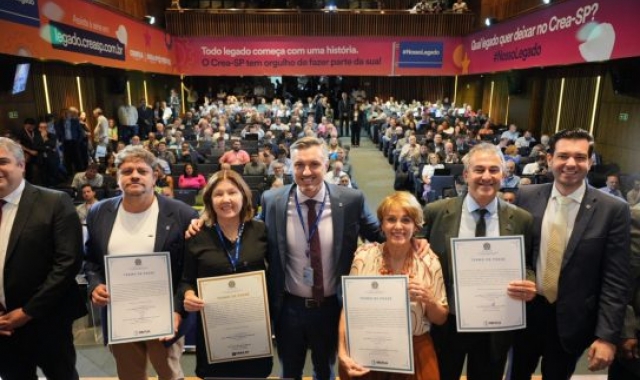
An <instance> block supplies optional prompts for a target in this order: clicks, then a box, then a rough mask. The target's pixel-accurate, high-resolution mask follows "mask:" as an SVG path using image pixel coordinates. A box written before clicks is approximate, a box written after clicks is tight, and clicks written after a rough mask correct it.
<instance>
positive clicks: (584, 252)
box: [0, 90, 640, 380]
mask: <svg viewBox="0 0 640 380" xmlns="http://www.w3.org/2000/svg"><path fill="white" fill-rule="evenodd" d="M176 96H177V94H176V93H175V92H172V94H171V97H170V99H168V100H167V101H166V102H161V103H160V108H159V110H158V112H154V111H153V109H152V108H151V107H149V106H147V105H146V101H141V102H140V107H139V108H136V107H134V106H132V105H131V104H130V103H129V102H128V101H124V102H123V106H122V107H121V108H120V109H119V110H118V120H117V121H116V120H115V119H110V118H108V117H106V116H104V115H103V113H102V111H101V110H100V109H99V108H96V110H95V111H94V112H93V115H94V116H95V119H96V120H95V121H96V127H95V128H91V127H89V124H90V122H89V121H87V120H84V121H83V122H81V118H80V117H79V113H77V112H76V111H75V110H74V109H71V111H69V110H67V111H65V113H64V115H65V117H64V118H63V119H61V120H60V121H59V122H58V123H56V122H55V121H53V125H54V128H53V129H51V130H50V129H49V128H50V127H49V124H48V122H47V121H46V120H45V121H43V122H42V123H41V124H42V125H41V128H42V130H43V132H42V133H41V134H40V136H41V137H42V136H46V137H47V139H48V140H54V143H52V144H50V145H47V144H43V143H41V142H40V140H37V139H36V137H35V136H37V135H36V132H35V125H36V124H35V121H34V120H31V119H28V120H27V121H25V126H24V129H23V131H21V132H20V133H19V134H18V135H17V136H14V139H10V138H6V137H0V200H1V201H2V203H1V205H2V208H1V209H0V210H1V211H2V213H0V218H1V219H0V264H2V265H4V268H3V267H0V273H5V277H0V280H4V283H3V284H4V286H3V287H0V356H2V357H3V360H2V361H0V377H2V378H3V379H25V378H32V377H33V376H34V375H35V369H36V367H40V368H41V369H42V371H43V372H44V374H45V376H47V377H50V378H61V379H74V378H76V379H77V378H78V374H77V370H76V368H75V350H74V347H73V336H72V334H71V324H72V322H73V320H74V319H77V318H78V317H80V316H82V315H84V314H85V313H86V310H84V305H83V304H82V300H81V299H80V297H79V293H78V292H77V290H76V289H75V288H74V287H75V276H76V274H77V273H78V272H79V271H80V266H81V264H82V262H83V259H84V260H85V263H84V273H85V274H86V277H87V280H88V282H89V294H90V299H91V301H92V302H93V304H94V305H96V306H99V307H104V306H106V305H107V304H109V302H111V298H110V294H109V292H108V290H107V287H106V280H105V261H104V257H105V256H108V255H124V254H134V253H139V252H158V251H166V252H169V257H170V260H171V278H172V280H173V283H172V286H173V289H174V290H175V313H174V321H175V330H176V336H175V337H174V338H172V339H168V338H167V339H162V340H158V339H151V340H145V341H139V342H133V343H120V344H112V345H111V346H110V347H111V352H112V354H113V356H114V358H115V360H116V365H117V371H118V376H119V377H120V378H122V379H136V380H137V379H143V378H146V376H147V375H146V373H147V361H148V360H149V361H150V362H151V364H152V365H153V367H154V369H155V370H156V372H157V373H158V374H159V376H160V377H161V378H168V379H179V378H183V377H184V373H183V370H182V367H181V364H180V356H181V354H182V350H183V346H184V337H183V336H182V335H183V334H184V332H185V330H189V328H190V327H193V326H195V327H193V328H195V329H196V331H197V333H196V336H197V339H196V347H197V348H196V352H197V354H196V355H197V360H196V374H197V375H198V376H199V377H202V378H205V377H245V378H263V377H267V376H269V375H270V374H271V372H272V365H273V361H272V358H258V359H249V360H243V361H231V362H225V363H216V364H211V363H209V361H208V358H207V355H206V347H205V339H204V331H203V326H202V323H201V321H198V322H196V321H195V320H194V318H193V316H194V315H195V316H196V317H197V318H201V315H200V312H201V311H202V310H203V308H204V307H205V303H204V301H203V299H202V298H200V296H199V294H198V287H197V285H196V283H197V279H199V278H204V277H215V276H221V275H227V274H234V273H243V272H251V271H258V270H266V272H267V290H268V299H269V309H270V313H271V319H272V320H271V323H272V326H273V330H274V331H273V332H274V334H275V340H276V343H277V348H278V358H279V360H280V364H281V366H280V368H281V373H280V375H281V376H282V377H283V378H295V379H300V378H301V377H302V374H303V368H304V366H305V361H306V358H307V351H309V350H310V351H311V360H312V363H313V371H314V378H318V379H330V378H334V377H335V375H336V374H335V373H334V367H335V365H336V363H337V364H338V370H339V373H340V377H341V378H343V377H344V378H350V377H364V378H376V379H377V378H382V377H385V378H386V377H389V374H384V373H379V372H376V371H370V370H369V369H368V368H366V365H367V363H358V362H356V361H355V360H354V359H353V358H352V357H351V353H350V352H349V347H348V345H346V344H345V328H344V316H343V315H342V300H341V282H340V278H341V276H343V275H347V274H351V275H367V276H370V275H406V276H408V278H409V285H408V292H409V298H410V301H411V313H412V314H413V315H414V316H415V317H416V318H418V317H419V321H420V322H416V323H413V347H414V352H413V354H414V357H415V361H416V371H415V374H414V375H413V376H412V378H416V379H447V380H453V379H459V378H460V375H461V373H462V368H463V363H464V362H465V360H466V362H467V376H468V378H469V379H471V380H473V379H481V380H484V379H487V380H491V379H496V380H497V379H502V378H503V374H504V372H505V366H506V363H507V358H508V356H509V352H511V360H510V361H509V363H510V370H509V371H508V374H509V378H510V379H529V378H530V377H531V375H532V373H533V372H534V371H535V369H536V367H537V365H538V363H539V362H540V361H542V374H543V377H544V378H550V379H551V378H563V379H566V378H569V377H570V376H571V374H572V373H573V372H574V370H575V366H576V363H577V361H578V359H579V358H580V357H581V356H582V354H583V352H585V351H586V352H587V359H588V363H589V368H590V369H591V370H594V371H595V370H602V369H605V368H607V367H609V366H610V365H613V368H614V369H615V371H612V372H615V373H618V375H617V376H619V377H617V378H616V379H623V378H625V377H622V376H623V375H621V374H620V373H623V372H625V371H634V369H633V368H634V367H633V364H634V363H635V365H636V367H637V351H636V346H635V345H634V344H633V341H636V342H637V337H636V334H637V329H636V327H635V324H634V323H635V321H633V318H630V320H631V322H629V323H625V312H631V310H628V308H627V306H636V305H635V304H634V303H633V301H630V297H629V294H630V293H631V291H632V290H633V291H635V285H634V284H635V282H636V277H637V275H636V273H635V272H636V269H637V268H635V267H634V266H633V265H635V262H633V261H632V260H631V258H633V256H632V254H635V253H638V252H634V251H631V252H630V248H629V247H630V227H629V226H630V224H631V218H630V212H629V207H630V204H629V203H627V202H625V201H624V200H623V199H622V198H623V197H622V194H621V193H620V191H619V189H618V188H617V187H616V186H619V182H620V180H619V176H617V175H613V174H615V173H609V174H612V175H610V176H609V177H607V180H606V188H605V189H601V190H599V189H595V188H593V187H592V186H591V185H590V184H589V183H588V182H587V175H588V173H589V171H590V169H591V167H592V164H593V161H594V157H595V153H594V149H593V138H592V137H591V136H590V135H589V134H588V133H587V132H585V131H583V130H580V129H576V130H567V131H560V132H558V133H557V134H555V135H554V136H540V139H539V141H538V140H537V139H535V138H534V137H533V135H532V133H530V132H526V131H525V132H524V133H523V134H522V135H520V131H518V128H517V127H516V126H515V125H512V126H508V127H506V128H504V130H501V129H500V128H499V127H498V126H495V125H494V124H493V122H492V121H491V118H490V117H488V116H487V115H485V114H484V113H483V112H482V111H481V110H478V111H474V110H473V109H472V107H471V106H469V105H466V104H465V105H462V106H460V107H458V106H456V105H455V104H451V103H450V102H449V100H448V99H446V98H445V99H443V100H442V101H436V102H433V103H431V102H418V101H412V102H404V101H396V100H394V99H393V98H389V99H387V100H382V99H379V98H374V99H372V100H368V99H367V97H366V94H364V93H362V92H361V91H356V90H354V91H353V92H352V93H347V92H344V93H341V94H340V98H339V99H329V98H328V97H327V96H324V95H322V94H319V95H317V96H315V97H310V98H308V99H306V101H303V100H299V101H296V102H292V101H286V100H285V101H282V100H280V99H274V100H273V101H272V102H271V103H267V101H266V100H264V99H259V98H257V99H255V100H254V99H241V98H236V97H234V96H228V97H227V98H226V100H225V101H224V102H215V101H211V100H210V99H209V98H208V97H206V98H205V99H204V103H202V104H194V105H193V107H191V108H190V109H189V110H188V111H187V112H186V113H185V114H184V115H181V114H180V112H179V109H180V99H179V98H178V99H175V97H176ZM340 102H343V103H344V104H340ZM332 103H333V104H335V103H338V107H337V112H333V107H332ZM163 107H164V110H163ZM161 110H162V112H160V111H161ZM134 111H135V112H134ZM165 111H166V112H165ZM76 114H77V115H78V118H76ZM141 115H142V116H141ZM134 116H135V117H134ZM104 119H106V123H105V121H104ZM83 123H84V124H85V125H86V126H83ZM56 125H57V127H56ZM38 127H39V129H40V125H39V126H38ZM74 131H75V132H74ZM93 132H95V133H93ZM23 134H24V135H26V138H27V139H28V140H25V139H24V138H25V136H23ZM74 134H75V135H78V136H81V138H80V139H74ZM363 135H365V136H366V135H369V136H370V138H371V139H372V141H373V142H374V143H376V144H377V145H378V146H379V147H380V149H381V150H382V151H383V152H384V154H385V155H386V156H387V157H388V159H389V162H390V164H392V165H393V167H394V170H395V171H396V172H397V176H398V177H399V178H400V179H402V178H403V179H404V180H402V181H400V180H398V181H396V185H397V187H398V190H399V191H397V192H393V193H392V194H390V195H389V196H387V197H386V198H385V199H384V200H383V201H382V203H381V205H380V206H379V207H378V210H377V215H374V213H372V212H371V210H370V209H369V207H368V206H367V203H366V200H365V196H364V193H363V192H362V191H360V190H358V189H357V184H356V183H355V181H353V178H351V176H350V173H351V172H352V169H351V166H350V165H349V159H348V152H349V149H347V146H342V141H344V140H346V137H347V136H348V137H349V138H350V139H351V146H350V149H358V147H359V145H360V138H361V136H363ZM82 136H84V137H82ZM89 136H93V137H89ZM341 137H342V140H341V139H340V138H341ZM14 140H15V141H14ZM36 140H37V143H36ZM29 141H31V145H29ZM55 141H57V142H55ZM45 145H46V146H49V148H45ZM98 147H102V148H100V149H98ZM243 148H246V149H247V150H244V149H243ZM514 148H515V149H514ZM47 149H50V150H51V151H55V152H56V154H57V155H58V160H59V164H58V165H57V167H58V168H59V169H60V170H58V171H57V173H64V171H62V170H61V169H62V167H63V165H62V162H65V163H67V160H68V163H69V165H70V166H69V168H68V171H67V172H66V174H67V176H68V179H69V180H71V186H74V187H76V189H77V190H78V191H79V192H80V194H81V198H82V202H81V204H78V208H77V210H76V209H74V207H73V202H72V199H71V198H69V197H68V196H66V195H65V194H63V193H61V192H58V191H55V190H51V189H47V188H46V187H40V186H35V185H34V184H32V182H34V183H38V181H40V180H41V179H42V178H43V175H44V169H42V168H43V167H44V166H43V165H44V164H43V162H42V160H41V158H43V157H45V156H46V157H48V154H47V155H45V153H43V152H49V151H48V150H47ZM68 155H69V156H71V157H67V156H68ZM543 155H544V157H545V158H546V160H542V158H541V157H542V156H543ZM34 157H40V159H38V158H35V159H34ZM60 157H62V158H61V159H60ZM530 157H531V158H532V159H531V162H529V158H530ZM85 160H86V161H85ZM207 163H208V164H217V165H219V170H217V171H215V172H213V173H206V174H205V175H203V174H198V171H197V167H198V165H199V164H201V165H204V164H207ZM534 163H535V164H536V165H537V166H536V167H533V168H531V169H530V170H531V171H532V173H534V174H533V176H530V177H526V174H521V173H522V172H523V171H524V168H525V167H526V166H527V165H531V164H534ZM177 165H182V166H181V167H182V168H183V173H181V174H180V175H179V177H178V178H177V179H176V180H174V177H175V176H176V175H177V174H178V173H173V172H172V169H175V168H176V167H178V166H177ZM448 165H461V167H462V171H461V175H460V176H459V178H457V179H456V181H457V182H455V183H454V188H453V189H452V190H453V192H452V193H450V194H449V195H459V196H452V197H447V196H446V195H447V194H445V193H444V192H443V193H442V194H441V195H442V197H443V198H445V199H438V198H440V196H436V197H433V192H432V191H433V190H432V189H431V188H432V187H433V186H434V182H435V179H436V177H438V176H439V174H438V170H447V169H448V168H449V169H448V170H451V168H452V166H448ZM64 166H65V169H67V168H66V165H64ZM52 167H53V166H52ZM240 169H241V170H240ZM114 175H115V176H114ZM256 175H257V176H262V177H263V178H264V179H265V182H264V184H263V186H264V187H263V188H261V191H260V196H259V197H256V196H255V194H254V193H253V192H252V189H251V187H250V185H249V184H248V179H249V177H250V176H256ZM518 175H521V177H519V178H516V177H517V176H518ZM23 177H25V178H26V180H25V179H24V178H23ZM207 177H208V178H207ZM525 179H528V180H529V181H530V182H536V183H535V184H529V185H526V186H523V185H524V184H525V182H526V181H524V180H525ZM40 183H41V184H46V183H45V182H40ZM176 183H177V186H178V187H185V188H194V189H197V190H198V191H201V194H202V200H203V210H202V212H201V214H200V215H198V214H197V213H196V211H195V210H194V209H193V208H192V207H189V206H188V205H186V204H185V203H183V202H180V201H177V200H175V199H171V194H172V192H170V191H167V188H171V186H175V185H176ZM109 187H113V188H115V187H117V188H118V189H119V190H118V191H117V192H114V193H113V194H110V197H108V198H107V199H104V200H102V201H99V202H97V201H96V198H97V197H96V188H102V190H103V193H104V194H105V197H106V196H107V195H106V194H107V191H106V190H107V189H108V188H109ZM638 189H640V181H635V183H634V187H633V188H632V189H630V190H629V192H628V193H627V197H628V199H629V200H630V202H631V200H636V202H637V199H638V193H639V192H640V190H638ZM404 190H409V191H404ZM500 190H504V192H503V194H502V195H501V192H500ZM612 190H618V191H617V192H615V191H612ZM507 193H508V194H509V196H508V197H507ZM167 195H168V196H167ZM512 195H513V196H512ZM503 198H504V200H503ZM506 199H511V201H513V202H514V204H510V202H508V201H506ZM421 203H422V204H421ZM36 205H37V206H36ZM425 205H426V206H425ZM632 206H633V209H634V210H635V209H637V207H638V205H637V204H635V205H632ZM634 215H636V214H634ZM78 216H80V218H79V217H78ZM81 218H82V219H84V222H85V223H86V229H87V236H86V238H87V240H86V244H85V249H84V250H83V249H82V246H83V244H82V234H81V232H80V231H81V227H80V226H81ZM185 231H187V234H186V235H187V237H185ZM634 233H635V232H634ZM513 235H517V236H519V235H521V236H522V237H523V242H524V260H525V261H526V267H527V277H526V278H518V277H516V278H513V279H512V280H511V281H510V282H508V283H505V284H504V289H505V292H506V294H507V295H508V296H509V297H510V298H512V299H514V300H517V301H522V302H525V303H526V307H527V327H526V328H525V329H524V330H518V331H508V332H484V333H466V332H458V331H457V328H456V318H457V315H456V308H455V307H454V305H455V302H454V298H455V291H454V289H455V286H456V284H455V282H454V279H453V278H452V274H451V265H452V264H451V245H450V239H451V238H453V237H462V238H472V237H476V238H485V237H489V238H492V237H498V236H513ZM360 238H362V239H364V240H365V241H366V242H367V244H363V245H360V242H359V239H360ZM636 238H637V236H636ZM2 255H4V259H3V257H2ZM632 264H633V265H632ZM2 269H4V271H3V270H2ZM632 276H633V277H632ZM634 300H635V297H634ZM633 308H634V307H631V308H629V309H633ZM103 311H104V308H103ZM103 314H104V313H103ZM631 316H632V317H633V313H631ZM103 327H104V328H107V325H106V324H105V325H104V326H103ZM104 336H105V338H106V337H108V336H109V335H108V334H105V335H104ZM36 348H37V349H36ZM51 352H56V354H57V355H55V358H54V359H52V355H51ZM616 353H617V355H618V356H617V359H616V360H615V361H614V358H615V357H616V356H615V355H616ZM4 359H6V360H4ZM630 363H631V364H630ZM628 368H631V369H630V370H629V369H628ZM616 371H618V372H616ZM632 373H633V372H632ZM636 375H637V373H636ZM391 377H393V378H395V377H396V376H391ZM397 377H398V378H400V377H403V378H405V375H400V374H398V375H397Z"/></svg>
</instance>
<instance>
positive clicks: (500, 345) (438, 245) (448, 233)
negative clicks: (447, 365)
mask: <svg viewBox="0 0 640 380" xmlns="http://www.w3.org/2000/svg"><path fill="white" fill-rule="evenodd" d="M463 202H464V196H460V197H457V198H447V199H442V200H439V201H437V202H433V203H429V204H428V205H427V206H426V207H425V209H424V225H425V227H424V233H425V236H426V237H427V239H428V240H429V243H430V245H431V249H432V250H433V251H434V252H435V253H436V254H437V255H438V257H439V258H440V265H441V266H442V275H443V278H444V283H445V286H446V288H447V296H448V297H449V298H450V295H451V294H453V291H454V290H453V272H452V268H451V265H450V263H451V238H456V237H458V232H459V231H460V219H461V217H462V204H463ZM498 220H499V225H500V236H513V235H523V236H524V244H525V247H524V248H525V262H526V265H527V267H528V268H531V231H532V227H533V218H532V217H531V215H530V214H529V213H528V212H526V211H524V210H522V209H520V208H518V207H515V206H513V205H511V204H509V203H506V202H504V201H502V200H501V199H498ZM528 274H529V271H528ZM527 277H529V275H528V276H527ZM529 279H531V278H529ZM505 291H506V286H505ZM450 299H451V298H450ZM451 307H453V306H451ZM452 310H453V309H452ZM434 327H435V328H438V326H434ZM512 337H513V332H512V331H506V332H495V333H492V334H491V347H492V349H493V350H496V352H506V350H508V348H509V346H510V345H511V341H512ZM445 354H446V353H445Z"/></svg>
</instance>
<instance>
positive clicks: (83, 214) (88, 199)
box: [76, 183, 98, 225]
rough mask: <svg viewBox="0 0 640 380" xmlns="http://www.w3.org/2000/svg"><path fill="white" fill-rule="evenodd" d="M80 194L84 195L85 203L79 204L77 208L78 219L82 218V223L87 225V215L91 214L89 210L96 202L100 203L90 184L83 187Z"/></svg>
mask: <svg viewBox="0 0 640 380" xmlns="http://www.w3.org/2000/svg"><path fill="white" fill-rule="evenodd" d="M80 193H81V194H82V199H83V200H84V202H83V203H82V204H79V205H78V206H77V207H76V212H77V213H78V217H79V218H80V223H82V224H83V225H84V224H87V215H88V214H89V209H91V206H93V205H94V204H95V203H96V202H98V198H96V192H95V190H94V189H93V187H91V185H89V184H88V183H86V184H84V185H82V187H81V188H80Z"/></svg>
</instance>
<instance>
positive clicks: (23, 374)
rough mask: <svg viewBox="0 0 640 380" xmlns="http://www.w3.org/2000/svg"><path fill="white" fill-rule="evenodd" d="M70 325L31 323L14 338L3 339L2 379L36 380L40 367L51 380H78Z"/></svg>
mask: <svg viewBox="0 0 640 380" xmlns="http://www.w3.org/2000/svg"><path fill="white" fill-rule="evenodd" d="M71 324H72V322H71V321H69V322H67V323H64V322H62V323H59V322H53V323H52V322H51V321H46V320H45V321H31V322H28V323H27V324H26V325H24V326H23V327H21V328H18V329H16V330H15V332H14V333H13V335H12V336H10V337H6V336H0V358H1V359H0V378H2V380H37V379H38V376H37V375H36V367H40V369H41V370H42V372H43V373H44V375H45V377H46V378H47V379H49V380H77V379H78V378H79V377H78V372H77V371H76V351H75V348H74V346H73V334H72V332H71Z"/></svg>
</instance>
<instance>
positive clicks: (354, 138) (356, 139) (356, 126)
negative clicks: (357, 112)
mask: <svg viewBox="0 0 640 380" xmlns="http://www.w3.org/2000/svg"><path fill="white" fill-rule="evenodd" d="M361 129H362V126H361V125H360V123H357V122H355V121H354V122H353V123H351V146H354V145H356V146H358V145H360V130H361Z"/></svg>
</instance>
